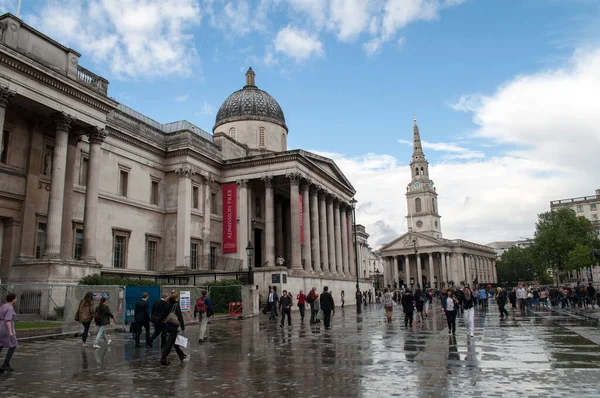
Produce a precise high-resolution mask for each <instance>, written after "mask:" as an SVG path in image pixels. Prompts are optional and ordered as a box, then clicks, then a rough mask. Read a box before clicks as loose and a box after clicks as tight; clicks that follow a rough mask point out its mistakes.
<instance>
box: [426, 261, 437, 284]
mask: <svg viewBox="0 0 600 398" xmlns="http://www.w3.org/2000/svg"><path fill="white" fill-rule="evenodd" d="M427 254H428V255H429V258H428V260H429V278H428V280H427V283H429V286H430V287H431V288H434V287H435V286H434V280H435V278H434V273H433V253H427Z"/></svg>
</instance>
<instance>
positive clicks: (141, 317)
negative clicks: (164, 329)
mask: <svg viewBox="0 0 600 398" xmlns="http://www.w3.org/2000/svg"><path fill="white" fill-rule="evenodd" d="M134 317H135V346H136V347H140V335H141V334H142V326H143V327H144V329H146V346H148V347H152V341H150V313H149V312H148V293H143V294H142V298H141V300H138V302H137V303H135V310H134Z"/></svg>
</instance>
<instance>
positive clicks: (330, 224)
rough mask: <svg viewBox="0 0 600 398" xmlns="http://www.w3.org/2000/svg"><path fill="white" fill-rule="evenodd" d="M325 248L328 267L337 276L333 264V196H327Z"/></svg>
mask: <svg viewBox="0 0 600 398" xmlns="http://www.w3.org/2000/svg"><path fill="white" fill-rule="evenodd" d="M327 238H328V241H329V242H328V243H327V246H328V248H329V256H328V260H329V267H330V271H331V273H332V274H337V268H336V264H335V226H334V225H333V195H328V196H327Z"/></svg>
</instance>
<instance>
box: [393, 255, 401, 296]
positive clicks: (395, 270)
mask: <svg viewBox="0 0 600 398" xmlns="http://www.w3.org/2000/svg"><path fill="white" fill-rule="evenodd" d="M392 260H393V261H392V267H393V269H392V275H393V276H394V282H393V283H392V287H393V288H394V289H396V288H398V287H400V286H399V285H398V283H399V279H400V278H399V277H398V256H394V257H393V258H392Z"/></svg>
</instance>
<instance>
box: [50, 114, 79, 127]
mask: <svg viewBox="0 0 600 398" xmlns="http://www.w3.org/2000/svg"><path fill="white" fill-rule="evenodd" d="M75 120H77V118H76V117H75V116H71V115H69V114H68V113H65V112H57V113H55V114H54V125H55V126H56V129H57V130H63V131H69V130H70V129H71V125H72V124H73V123H74V122H75Z"/></svg>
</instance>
